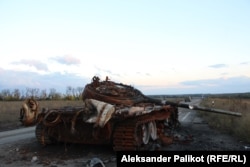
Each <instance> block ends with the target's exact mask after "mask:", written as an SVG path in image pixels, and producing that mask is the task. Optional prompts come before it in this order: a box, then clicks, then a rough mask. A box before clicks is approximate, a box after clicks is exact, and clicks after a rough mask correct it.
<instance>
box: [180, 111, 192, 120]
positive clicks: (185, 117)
mask: <svg viewBox="0 0 250 167" xmlns="http://www.w3.org/2000/svg"><path fill="white" fill-rule="evenodd" d="M189 114H190V111H189V112H188V113H187V114H186V115H185V116H184V117H183V118H182V119H181V121H182V122H183V121H185V119H186V118H187V117H188V116H189Z"/></svg>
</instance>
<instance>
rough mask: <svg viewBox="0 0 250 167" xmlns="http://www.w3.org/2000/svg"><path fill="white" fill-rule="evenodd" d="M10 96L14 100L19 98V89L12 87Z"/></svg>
mask: <svg viewBox="0 0 250 167" xmlns="http://www.w3.org/2000/svg"><path fill="white" fill-rule="evenodd" d="M12 97H13V99H14V100H19V99H20V97H21V93H20V90H19V89H14V91H13V93H12Z"/></svg>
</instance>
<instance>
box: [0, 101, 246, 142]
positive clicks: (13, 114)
mask: <svg viewBox="0 0 250 167" xmlns="http://www.w3.org/2000/svg"><path fill="white" fill-rule="evenodd" d="M168 100H169V99H168ZM180 100H183V99H181V98H179V99H175V100H172V101H180ZM212 101H214V102H215V103H214V106H212ZM22 103H23V101H0V131H4V130H9V129H13V128H20V127H21V123H20V122H19V110H20V107H21V105H22ZM70 105H72V106H81V105H83V101H81V100H79V101H70V100H58V101H49V100H48V101H39V107H40V108H43V107H44V108H57V107H61V106H70ZM201 106H206V107H214V108H219V109H225V110H230V111H235V112H241V113H242V117H234V116H228V115H221V114H215V113H209V112H199V113H200V115H201V117H203V119H205V120H206V122H207V123H208V124H209V125H210V126H211V127H213V128H216V129H220V130H221V131H223V132H226V133H229V134H231V135H234V136H236V137H238V138H239V139H241V140H244V141H247V142H250V99H239V98H205V99H203V101H202V103H201Z"/></svg>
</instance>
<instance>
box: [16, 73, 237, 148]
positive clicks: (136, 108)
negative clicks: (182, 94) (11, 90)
mask: <svg viewBox="0 0 250 167" xmlns="http://www.w3.org/2000/svg"><path fill="white" fill-rule="evenodd" d="M82 98H83V106H79V107H77V106H75V107H62V108H57V109H49V110H44V109H43V110H42V111H40V109H39V106H38V103H37V102H36V101H35V100H33V99H28V100H26V101H25V103H24V104H23V106H22V108H21V110H20V121H21V122H22V124H23V125H25V126H31V125H34V124H36V138H37V140H38V142H39V143H41V144H42V145H47V144H51V143H54V142H65V143H82V144H108V145H112V146H113V149H114V150H115V151H119V150H148V149H149V147H150V145H151V144H152V143H154V142H156V141H158V140H160V141H162V142H164V143H165V144H171V143H172V142H173V140H174V136H172V135H171V134H166V133H165V132H166V131H167V130H169V129H172V128H174V127H176V126H178V124H179V121H178V107H184V108H190V109H195V110H204V111H211V112H218V113H223V114H229V115H234V116H240V114H239V113H236V114H235V113H234V112H227V111H223V112H221V111H220V110H217V109H209V108H200V107H197V106H189V105H188V104H181V103H173V102H165V103H163V102H162V101H161V100H157V99H152V98H149V97H147V96H145V95H143V94H142V93H141V92H140V91H139V90H138V89H135V88H133V87H132V86H129V85H125V84H122V83H116V82H113V81H110V80H109V79H108V78H106V80H104V81H100V79H99V78H98V77H93V79H92V82H91V83H90V84H87V85H86V86H85V89H84V91H83V93H82ZM166 120H167V121H166Z"/></svg>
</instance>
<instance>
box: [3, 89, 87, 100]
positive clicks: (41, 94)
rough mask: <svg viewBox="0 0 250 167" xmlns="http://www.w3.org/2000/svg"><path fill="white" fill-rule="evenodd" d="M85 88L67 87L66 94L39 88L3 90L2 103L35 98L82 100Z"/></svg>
mask: <svg viewBox="0 0 250 167" xmlns="http://www.w3.org/2000/svg"><path fill="white" fill-rule="evenodd" d="M83 89H84V88H83V87H76V88H74V87H72V86H67V87H66V92H65V93H60V92H57V91H56V89H55V88H50V89H49V90H47V89H41V90H40V89H39V88H26V89H25V90H20V89H13V90H11V89H3V90H1V92H0V100H1V101H18V100H24V99H26V98H34V99H37V100H80V99H81V94H82V91H83Z"/></svg>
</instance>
